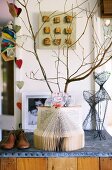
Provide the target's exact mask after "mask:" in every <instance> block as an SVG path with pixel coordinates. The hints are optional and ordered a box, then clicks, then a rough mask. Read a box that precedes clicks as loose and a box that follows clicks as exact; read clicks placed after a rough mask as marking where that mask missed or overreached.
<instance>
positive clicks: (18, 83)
mask: <svg viewBox="0 0 112 170" xmlns="http://www.w3.org/2000/svg"><path fill="white" fill-rule="evenodd" d="M16 85H17V87H18V88H19V89H22V87H23V86H24V81H16Z"/></svg>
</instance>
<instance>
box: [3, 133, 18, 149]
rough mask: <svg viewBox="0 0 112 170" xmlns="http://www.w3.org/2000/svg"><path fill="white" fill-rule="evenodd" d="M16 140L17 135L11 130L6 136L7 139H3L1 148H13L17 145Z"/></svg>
mask: <svg viewBox="0 0 112 170" xmlns="http://www.w3.org/2000/svg"><path fill="white" fill-rule="evenodd" d="M15 140H16V136H15V134H14V132H13V131H11V132H10V133H9V135H8V137H7V138H6V140H3V141H2V142H1V144H0V148H1V149H12V148H14V146H15Z"/></svg>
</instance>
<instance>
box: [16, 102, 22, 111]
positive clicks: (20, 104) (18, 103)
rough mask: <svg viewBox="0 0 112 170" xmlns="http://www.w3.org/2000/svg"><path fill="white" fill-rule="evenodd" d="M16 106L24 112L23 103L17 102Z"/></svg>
mask: <svg viewBox="0 0 112 170" xmlns="http://www.w3.org/2000/svg"><path fill="white" fill-rule="evenodd" d="M16 105H17V107H18V108H19V109H20V110H22V103H21V102H17V103H16Z"/></svg>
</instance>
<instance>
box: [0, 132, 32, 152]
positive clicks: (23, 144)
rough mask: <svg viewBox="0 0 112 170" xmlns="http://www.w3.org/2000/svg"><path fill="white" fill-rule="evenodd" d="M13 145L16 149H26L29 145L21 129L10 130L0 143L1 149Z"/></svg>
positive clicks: (11, 147) (10, 147)
mask: <svg viewBox="0 0 112 170" xmlns="http://www.w3.org/2000/svg"><path fill="white" fill-rule="evenodd" d="M14 147H16V148H18V149H27V148H29V147H30V144H29V142H28V140H27V138H26V135H25V133H24V131H23V130H19V131H11V132H10V133H9V135H8V137H7V138H6V140H5V141H4V140H3V141H2V143H1V145H0V148H1V149H13V148H14Z"/></svg>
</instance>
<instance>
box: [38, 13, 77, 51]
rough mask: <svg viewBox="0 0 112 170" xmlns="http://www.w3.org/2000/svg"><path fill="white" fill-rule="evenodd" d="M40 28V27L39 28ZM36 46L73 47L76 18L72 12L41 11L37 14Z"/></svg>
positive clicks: (49, 47) (46, 47)
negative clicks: (37, 31)
mask: <svg viewBox="0 0 112 170" xmlns="http://www.w3.org/2000/svg"><path fill="white" fill-rule="evenodd" d="M40 28H41V29H40ZM38 29H39V35H38V48H40V49H41V48H42V49H55V48H57V47H60V48H61V47H64V46H71V45H73V47H75V45H74V42H75V39H76V18H75V14H74V13H62V12H60V13H51V12H43V13H41V15H39V28H38Z"/></svg>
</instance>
